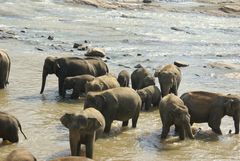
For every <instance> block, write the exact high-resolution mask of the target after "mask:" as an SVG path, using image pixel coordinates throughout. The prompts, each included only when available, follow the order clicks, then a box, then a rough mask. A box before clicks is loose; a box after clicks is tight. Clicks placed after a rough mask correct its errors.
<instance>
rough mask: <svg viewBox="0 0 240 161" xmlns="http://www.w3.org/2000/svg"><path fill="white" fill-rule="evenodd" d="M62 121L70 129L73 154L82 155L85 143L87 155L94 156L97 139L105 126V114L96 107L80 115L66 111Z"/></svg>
mask: <svg viewBox="0 0 240 161" xmlns="http://www.w3.org/2000/svg"><path fill="white" fill-rule="evenodd" d="M60 121H61V123H62V124H63V125H64V126H65V127H66V128H68V129H69V141H70V149H71V155H72V156H80V151H81V144H85V146H86V156H87V157H88V158H92V157H93V149H94V142H95V139H96V138H97V137H99V135H100V134H101V133H102V132H103V130H104V128H105V119H104V117H103V115H102V114H101V113H100V112H99V111H98V110H96V109H95V108H88V109H85V110H84V111H83V113H82V114H79V115H77V114H73V113H66V114H64V115H63V116H62V117H61V118H60Z"/></svg>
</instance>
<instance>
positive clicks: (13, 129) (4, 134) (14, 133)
mask: <svg viewBox="0 0 240 161" xmlns="http://www.w3.org/2000/svg"><path fill="white" fill-rule="evenodd" d="M18 128H19V130H20V131H21V133H22V134H23V136H24V138H25V139H27V137H26V135H25V134H24V133H23V131H22V127H21V124H20V122H19V121H18V119H17V118H16V117H15V116H13V115H10V114H8V113H5V112H0V129H1V130H0V138H2V139H3V141H4V140H8V141H10V142H12V143H16V142H18V141H19V138H18Z"/></svg>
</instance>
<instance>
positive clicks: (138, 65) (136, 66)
mask: <svg viewBox="0 0 240 161" xmlns="http://www.w3.org/2000/svg"><path fill="white" fill-rule="evenodd" d="M134 68H143V66H142V65H141V64H137V65H135V66H134Z"/></svg>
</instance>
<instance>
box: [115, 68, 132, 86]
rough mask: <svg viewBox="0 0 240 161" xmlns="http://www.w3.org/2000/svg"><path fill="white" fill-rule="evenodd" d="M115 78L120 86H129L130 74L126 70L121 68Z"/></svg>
mask: <svg viewBox="0 0 240 161" xmlns="http://www.w3.org/2000/svg"><path fill="white" fill-rule="evenodd" d="M117 80H118V83H119V84H120V86H121V87H129V81H130V75H129V73H128V72H127V71H126V70H122V71H121V72H120V73H119V74H118V78H117Z"/></svg>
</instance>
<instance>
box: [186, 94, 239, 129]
mask: <svg viewBox="0 0 240 161" xmlns="http://www.w3.org/2000/svg"><path fill="white" fill-rule="evenodd" d="M181 99H182V100H183V102H184V103H185V105H186V106H187V107H188V110H189V113H190V115H191V120H190V122H191V124H193V123H203V122H207V123H208V125H209V126H210V127H211V128H212V130H213V131H214V132H215V133H217V134H222V131H221V129H220V125H221V119H222V118H223V117H224V116H225V115H228V116H232V117H233V120H234V126H235V134H239V117H240V97H239V96H236V95H230V94H229V95H225V94H221V93H212V92H206V91H192V92H187V93H184V94H183V95H182V96H181Z"/></svg>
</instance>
